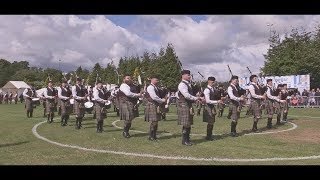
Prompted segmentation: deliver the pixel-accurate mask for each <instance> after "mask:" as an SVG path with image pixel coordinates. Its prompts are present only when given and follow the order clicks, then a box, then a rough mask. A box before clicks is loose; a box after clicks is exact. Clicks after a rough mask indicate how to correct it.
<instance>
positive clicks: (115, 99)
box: [114, 97, 119, 109]
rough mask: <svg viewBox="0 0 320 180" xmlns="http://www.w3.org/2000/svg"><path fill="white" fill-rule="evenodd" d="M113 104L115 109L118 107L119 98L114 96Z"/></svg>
mask: <svg viewBox="0 0 320 180" xmlns="http://www.w3.org/2000/svg"><path fill="white" fill-rule="evenodd" d="M114 105H115V106H116V108H117V109H119V98H117V97H116V98H114Z"/></svg>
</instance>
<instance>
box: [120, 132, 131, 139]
mask: <svg viewBox="0 0 320 180" xmlns="http://www.w3.org/2000/svg"><path fill="white" fill-rule="evenodd" d="M122 136H123V137H125V138H130V137H131V136H130V134H129V133H128V132H124V131H123V132H122Z"/></svg>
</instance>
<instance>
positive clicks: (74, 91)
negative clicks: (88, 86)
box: [72, 85, 85, 100]
mask: <svg viewBox="0 0 320 180" xmlns="http://www.w3.org/2000/svg"><path fill="white" fill-rule="evenodd" d="M77 86H78V85H75V86H72V96H73V98H74V99H79V100H80V99H85V97H80V96H77ZM79 87H81V86H79ZM81 89H83V88H81Z"/></svg>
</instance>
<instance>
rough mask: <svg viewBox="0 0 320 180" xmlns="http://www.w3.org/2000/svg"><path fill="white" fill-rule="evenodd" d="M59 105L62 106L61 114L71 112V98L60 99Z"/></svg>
mask: <svg viewBox="0 0 320 180" xmlns="http://www.w3.org/2000/svg"><path fill="white" fill-rule="evenodd" d="M59 105H60V107H61V115H69V114H71V111H72V107H71V104H70V101H69V100H60V103H59Z"/></svg>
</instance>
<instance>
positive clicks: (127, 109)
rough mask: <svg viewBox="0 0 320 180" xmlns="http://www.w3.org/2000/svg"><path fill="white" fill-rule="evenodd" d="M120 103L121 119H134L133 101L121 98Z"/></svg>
mask: <svg viewBox="0 0 320 180" xmlns="http://www.w3.org/2000/svg"><path fill="white" fill-rule="evenodd" d="M119 103H120V104H119V105H120V106H119V114H120V120H125V121H130V122H131V121H132V120H133V119H134V114H133V103H132V102H130V101H126V100H120V101H119Z"/></svg>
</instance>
